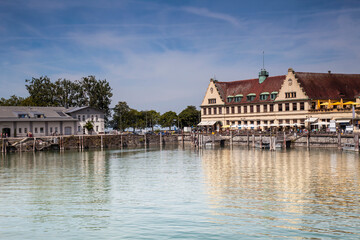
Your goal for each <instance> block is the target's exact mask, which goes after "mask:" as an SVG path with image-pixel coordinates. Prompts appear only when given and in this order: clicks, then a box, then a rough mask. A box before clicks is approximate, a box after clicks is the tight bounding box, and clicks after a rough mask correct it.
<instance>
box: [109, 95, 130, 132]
mask: <svg viewBox="0 0 360 240" xmlns="http://www.w3.org/2000/svg"><path fill="white" fill-rule="evenodd" d="M130 110H131V109H130V107H129V106H128V104H127V103H126V102H118V104H116V106H115V107H114V115H113V120H112V121H111V126H112V127H113V128H114V129H117V130H121V131H124V130H125V129H126V128H128V127H130V126H129V121H128V117H129V112H130Z"/></svg>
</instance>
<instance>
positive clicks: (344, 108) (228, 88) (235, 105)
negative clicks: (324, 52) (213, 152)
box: [199, 68, 360, 129]
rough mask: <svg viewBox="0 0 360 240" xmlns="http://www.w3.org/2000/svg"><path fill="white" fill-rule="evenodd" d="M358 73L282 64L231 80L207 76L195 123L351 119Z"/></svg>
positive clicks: (322, 123) (296, 123)
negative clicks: (278, 70)
mask: <svg viewBox="0 0 360 240" xmlns="http://www.w3.org/2000/svg"><path fill="white" fill-rule="evenodd" d="M359 95H360V74H338V73H331V72H330V71H329V72H328V73H309V72H295V71H294V70H293V69H292V68H289V69H288V73H287V74H286V75H281V76H271V77H269V74H268V72H266V71H265V70H264V69H262V70H261V72H260V73H259V78H256V79H249V80H240V81H232V82H221V81H217V80H214V79H210V83H209V86H208V88H207V90H206V93H205V97H204V100H203V102H202V104H201V122H200V124H199V126H212V127H215V128H216V129H220V127H229V126H236V127H239V128H261V129H266V128H269V127H273V126H274V127H311V126H316V127H319V128H321V127H326V126H328V125H329V124H330V121H331V120H334V121H336V122H338V123H341V124H346V123H351V122H354V123H355V122H356V121H354V119H355V120H356V119H357V118H358V114H360V109H359V110H358V106H360V99H359Z"/></svg>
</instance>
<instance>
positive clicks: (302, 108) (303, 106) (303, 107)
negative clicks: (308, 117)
mask: <svg viewBox="0 0 360 240" xmlns="http://www.w3.org/2000/svg"><path fill="white" fill-rule="evenodd" d="M300 110H305V104H304V102H301V103H300Z"/></svg>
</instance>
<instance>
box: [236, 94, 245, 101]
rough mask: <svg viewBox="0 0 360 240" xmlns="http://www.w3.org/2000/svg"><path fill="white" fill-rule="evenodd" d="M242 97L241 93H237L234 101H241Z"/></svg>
mask: <svg viewBox="0 0 360 240" xmlns="http://www.w3.org/2000/svg"><path fill="white" fill-rule="evenodd" d="M242 98H243V95H242V94H238V95H236V96H235V102H241V99H242Z"/></svg>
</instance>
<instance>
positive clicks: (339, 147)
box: [338, 133, 341, 149]
mask: <svg viewBox="0 0 360 240" xmlns="http://www.w3.org/2000/svg"><path fill="white" fill-rule="evenodd" d="M338 149H341V134H340V133H338Z"/></svg>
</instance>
